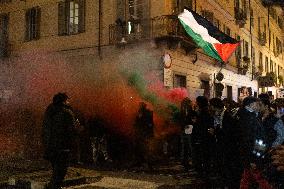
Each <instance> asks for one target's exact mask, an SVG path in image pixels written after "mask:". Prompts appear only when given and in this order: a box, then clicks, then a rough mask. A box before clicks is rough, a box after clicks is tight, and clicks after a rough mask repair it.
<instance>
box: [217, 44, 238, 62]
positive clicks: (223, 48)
mask: <svg viewBox="0 0 284 189" xmlns="http://www.w3.org/2000/svg"><path fill="white" fill-rule="evenodd" d="M239 44H240V43H233V44H232V43H225V44H222V43H214V47H215V49H216V50H217V52H218V54H219V56H220V57H221V59H222V60H223V61H224V62H227V60H228V59H229V58H230V56H231V55H232V53H233V52H234V51H235V50H236V48H237V47H238V46H239Z"/></svg>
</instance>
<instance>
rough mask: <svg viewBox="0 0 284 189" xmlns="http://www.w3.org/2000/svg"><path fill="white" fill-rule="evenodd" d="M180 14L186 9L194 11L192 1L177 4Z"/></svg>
mask: <svg viewBox="0 0 284 189" xmlns="http://www.w3.org/2000/svg"><path fill="white" fill-rule="evenodd" d="M176 6H177V8H178V10H179V12H183V9H184V7H187V8H189V9H192V0H179V1H177V4H176Z"/></svg>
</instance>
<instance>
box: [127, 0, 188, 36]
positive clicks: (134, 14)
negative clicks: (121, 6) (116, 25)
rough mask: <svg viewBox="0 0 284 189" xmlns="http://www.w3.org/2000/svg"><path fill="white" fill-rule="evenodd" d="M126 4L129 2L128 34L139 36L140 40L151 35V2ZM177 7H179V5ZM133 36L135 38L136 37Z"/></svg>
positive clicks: (136, 1) (133, 1)
mask: <svg viewBox="0 0 284 189" xmlns="http://www.w3.org/2000/svg"><path fill="white" fill-rule="evenodd" d="M126 2H128V5H127V6H128V7H127V8H128V10H129V17H128V18H126V19H128V21H127V22H128V24H127V25H128V27H127V28H128V34H132V33H133V34H139V35H136V37H138V38H141V37H145V36H147V35H149V31H150V29H149V27H150V23H149V20H150V18H149V15H150V13H149V10H150V9H149V6H150V5H149V2H148V1H143V0H128V1H126ZM180 3H185V2H180ZM175 6H177V4H176V5H175ZM176 9H178V7H176ZM176 11H178V10H176ZM132 36H133V37H134V36H135V35H132ZM139 36H140V37H139Z"/></svg>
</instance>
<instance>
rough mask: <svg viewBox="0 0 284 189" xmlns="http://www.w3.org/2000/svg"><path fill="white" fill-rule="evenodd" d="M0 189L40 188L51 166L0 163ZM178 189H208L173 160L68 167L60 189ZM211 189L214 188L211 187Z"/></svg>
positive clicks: (44, 164)
mask: <svg viewBox="0 0 284 189" xmlns="http://www.w3.org/2000/svg"><path fill="white" fill-rule="evenodd" d="M0 166H1V170H0V189H44V187H45V185H46V184H47V183H48V181H49V178H50V176H51V167H50V165H49V163H48V162H46V161H44V160H23V159H22V160H10V161H2V162H0ZM77 188H78V189H79V188H80V189H106V188H110V189H171V188H176V189H182V188H208V187H205V186H204V183H203V182H202V181H201V180H200V179H198V178H197V177H196V174H195V172H194V171H193V170H191V171H188V172H185V171H184V170H183V168H182V166H181V165H180V164H179V163H178V162H176V161H173V162H171V163H168V164H165V165H156V166H155V167H154V169H153V170H148V169H147V168H145V167H140V168H137V167H136V168H128V169H121V168H120V169H115V168H113V167H112V168H110V167H109V168H98V167H94V166H92V165H76V166H72V167H69V169H68V172H67V175H66V177H65V181H64V189H77ZM211 188H218V187H217V186H216V187H214V186H213V185H212V187H211Z"/></svg>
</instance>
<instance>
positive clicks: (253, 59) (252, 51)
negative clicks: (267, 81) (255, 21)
mask: <svg viewBox="0 0 284 189" xmlns="http://www.w3.org/2000/svg"><path fill="white" fill-rule="evenodd" d="M251 63H252V65H253V66H255V50H254V47H251ZM254 71H255V70H254Z"/></svg>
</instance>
